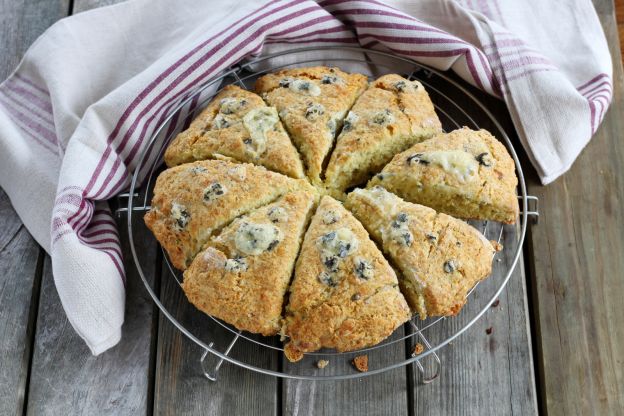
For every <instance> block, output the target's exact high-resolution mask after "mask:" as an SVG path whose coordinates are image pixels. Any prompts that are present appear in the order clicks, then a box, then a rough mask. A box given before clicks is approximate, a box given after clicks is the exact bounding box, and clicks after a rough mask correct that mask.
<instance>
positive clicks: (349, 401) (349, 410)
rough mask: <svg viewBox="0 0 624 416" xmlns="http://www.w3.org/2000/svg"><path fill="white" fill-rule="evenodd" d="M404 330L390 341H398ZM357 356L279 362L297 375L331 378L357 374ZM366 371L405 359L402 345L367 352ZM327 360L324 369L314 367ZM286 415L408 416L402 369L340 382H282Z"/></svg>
mask: <svg viewBox="0 0 624 416" xmlns="http://www.w3.org/2000/svg"><path fill="white" fill-rule="evenodd" d="M403 335H404V331H403V328H400V329H398V330H397V331H395V334H393V336H392V337H391V338H390V340H395V339H400V338H402V337H403ZM356 355H360V354H342V355H334V356H332V355H322V356H315V355H306V356H305V357H304V358H303V359H302V360H301V361H300V362H297V363H290V362H288V360H286V358H285V357H284V358H282V360H283V366H284V369H286V370H287V371H288V372H292V373H295V374H300V375H322V376H332V375H340V374H357V370H355V368H354V367H353V365H352V363H351V360H352V359H353V357H354V356H356ZM366 355H368V359H369V368H370V369H371V370H372V369H377V368H382V367H385V366H387V365H389V364H392V363H395V362H398V361H400V360H404V359H405V342H404V341H400V342H397V343H395V344H392V345H387V346H385V347H381V348H379V349H375V350H372V351H368V352H366ZM319 359H324V360H328V361H329V364H328V365H327V367H325V368H324V369H319V368H317V367H316V364H317V362H318V360H319ZM282 386H283V387H282V391H283V393H282V396H283V406H282V409H283V414H285V415H314V414H322V415H366V414H371V415H372V414H374V415H407V414H408V388H407V387H408V383H407V371H406V369H405V368H398V369H396V370H391V371H386V372H384V373H381V374H376V375H372V376H368V377H362V378H356V379H351V380H343V381H307V380H284V381H283V383H282Z"/></svg>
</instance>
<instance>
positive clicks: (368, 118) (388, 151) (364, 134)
mask: <svg viewBox="0 0 624 416" xmlns="http://www.w3.org/2000/svg"><path fill="white" fill-rule="evenodd" d="M441 132H442V126H441V124H440V120H439V119H438V116H437V115H436V113H435V109H434V107H433V103H432V102H431V100H430V99H429V95H428V94H427V91H425V88H424V87H423V86H422V84H421V83H420V82H418V81H408V80H407V79H405V78H403V77H401V76H399V75H394V74H392V75H384V76H383V77H381V78H379V79H377V80H376V81H375V82H373V83H372V84H371V85H370V87H369V88H368V89H367V90H366V91H365V92H364V93H363V94H362V95H361V96H360V97H359V98H358V99H357V101H356V102H355V105H354V106H353V108H352V109H351V111H349V114H348V115H347V117H346V119H345V121H344V123H343V128H342V131H341V133H340V135H339V136H338V139H337V141H336V148H335V149H334V151H333V152H332V155H331V159H330V161H329V165H328V167H327V171H326V172H325V185H326V186H327V187H328V188H329V189H330V190H333V191H334V192H332V193H333V194H335V195H337V196H339V195H340V194H341V193H343V192H344V191H345V190H346V189H347V188H349V187H352V186H355V185H359V184H362V183H365V182H366V181H367V180H368V179H369V178H370V177H371V176H372V175H373V174H375V173H377V172H379V171H380V170H381V168H383V167H384V165H386V164H387V163H388V162H390V160H391V159H392V157H393V156H394V155H396V154H397V153H400V152H402V151H404V150H405V149H407V148H408V147H410V146H412V145H413V144H415V143H418V142H421V141H423V140H427V139H430V138H431V137H433V135H435V134H438V133H441Z"/></svg>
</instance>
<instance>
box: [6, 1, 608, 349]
mask: <svg viewBox="0 0 624 416" xmlns="http://www.w3.org/2000/svg"><path fill="white" fill-rule="evenodd" d="M304 45H305V46H314V45H323V46H326V45H352V46H357V45H360V46H365V47H368V48H378V49H381V50H385V51H391V52H393V53H395V54H398V55H402V56H405V57H408V58H411V59H413V60H415V61H417V62H420V63H424V64H427V65H430V66H432V67H434V68H437V69H442V70H452V71H454V72H456V73H457V74H458V75H459V76H460V77H462V78H463V79H464V80H466V81H467V82H469V83H470V84H472V85H474V86H476V87H478V88H480V89H482V90H484V91H486V92H487V93H489V94H492V95H495V96H499V97H500V98H501V99H502V100H504V102H505V103H506V105H507V107H508V108H509V111H510V113H511V116H512V119H513V122H514V124H515V127H516V129H517V131H518V134H519V136H520V139H521V141H522V144H523V145H524V148H525V150H526V151H527V153H528V155H529V157H530V159H531V161H532V162H533V164H534V166H535V168H536V169H537V171H538V173H539V175H540V177H541V179H542V181H543V183H548V182H550V181H552V180H554V179H555V178H557V177H558V176H559V175H561V174H562V173H564V172H565V171H566V170H567V169H568V168H569V167H570V165H571V163H572V162H573V161H574V159H575V158H576V157H577V156H578V154H579V153H580V151H581V150H582V149H583V147H584V146H585V145H586V144H587V142H588V141H589V140H590V138H591V136H592V135H593V133H594V132H595V131H596V129H597V128H598V126H599V124H600V122H601V120H602V118H603V117H604V115H605V112H606V110H607V107H608V106H609V103H610V101H611V91H612V87H611V85H612V82H611V58H610V55H609V51H608V47H607V43H606V40H605V37H604V34H603V32H602V29H601V26H600V22H599V21H598V18H597V15H596V12H595V10H594V9H593V6H592V4H591V1H590V0H570V1H566V2H546V1H542V0H523V1H512V0H509V1H505V0H461V1H460V0H456V1H453V0H420V1H407V0H403V1H400V0H392V1H391V0H388V1H386V2H380V1H376V0H359V1H350V0H323V1H319V2H318V3H317V2H313V1H309V0H285V1H248V0H213V1H196V0H177V1H175V2H173V1H168V0H131V1H128V2H124V3H120V4H117V5H113V6H108V7H104V8H100V9H96V10H93V11H89V12H85V13H80V14H77V15H75V16H72V17H69V18H67V19H63V20H60V21H59V22H57V23H56V24H54V25H53V26H52V27H51V28H50V29H48V30H47V31H46V32H45V33H44V34H43V35H42V36H41V37H40V38H39V39H37V41H36V42H35V43H34V44H33V45H32V47H31V48H30V49H29V50H28V52H27V53H26V55H25V57H24V59H23V61H22V62H21V63H20V65H19V67H18V68H17V70H16V71H15V72H14V73H13V74H12V75H11V76H10V77H9V78H8V79H7V80H6V81H4V82H3V83H2V84H1V85H0V185H1V186H2V187H3V188H4V189H5V191H6V192H7V194H8V195H9V197H10V199H11V201H12V203H13V205H14V207H15V209H16V211H17V212H18V214H19V215H20V217H21V219H22V221H23V222H24V224H25V225H26V227H27V228H28V230H29V231H30V232H31V233H32V235H33V236H34V237H35V238H36V240H37V241H38V242H39V243H40V244H41V245H42V246H43V247H44V248H45V249H46V251H47V252H48V253H50V254H51V256H52V266H53V273H54V279H55V283H56V287H57V289H58V293H59V295H60V298H61V301H62V303H63V307H64V308H65V311H66V312H67V316H68V318H69V320H70V322H71V324H72V325H73V327H74V328H75V329H76V331H77V332H78V334H80V336H81V337H82V338H83V339H84V340H85V342H86V343H87V345H88V346H89V348H90V349H91V351H92V353H93V354H99V353H101V352H103V351H105V350H106V349H108V348H110V347H112V346H113V345H115V344H116V343H117V342H118V341H119V339H120V337H121V326H122V323H123V318H124V299H125V277H124V270H123V263H122V254H121V250H120V245H119V237H118V234H117V231H116V227H115V222H114V221H113V219H112V217H111V212H110V210H109V208H108V205H107V203H106V200H107V199H109V198H111V197H113V196H115V195H117V194H118V193H120V192H122V191H124V190H126V189H127V188H128V184H129V177H130V175H131V173H132V172H133V170H134V168H135V166H136V165H137V159H138V157H139V155H140V154H141V152H142V151H143V149H144V148H145V145H146V142H147V140H148V138H149V137H150V136H151V134H152V133H153V132H154V130H155V129H156V128H157V127H158V126H159V124H160V123H161V122H162V120H163V119H164V118H165V116H166V115H167V114H168V113H169V112H170V111H171V109H172V108H174V107H175V106H176V105H178V103H180V102H181V101H182V100H184V99H185V98H187V97H189V96H191V94H193V92H194V91H196V89H197V88H198V87H199V86H200V85H201V84H203V83H205V82H206V81H207V80H209V79H210V78H211V77H214V76H216V75H218V74H219V73H221V72H222V71H223V70H224V69H226V68H228V67H230V66H232V65H233V64H235V63H237V62H239V61H241V60H243V59H248V58H250V57H253V56H257V55H259V54H266V53H270V52H274V51H276V50H284V49H285V48H291V47H292V48H294V47H297V46H304ZM16 278H17V277H16Z"/></svg>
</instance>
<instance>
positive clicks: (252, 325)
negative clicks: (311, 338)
mask: <svg viewBox="0 0 624 416" xmlns="http://www.w3.org/2000/svg"><path fill="white" fill-rule="evenodd" d="M314 200H315V195H313V194H311V193H308V192H296V193H289V194H286V195H285V196H284V197H283V198H281V199H280V200H278V201H277V202H275V203H273V204H270V205H267V206H264V207H262V208H259V209H257V210H254V211H252V212H250V213H249V214H247V215H245V216H243V217H240V218H238V219H236V220H235V221H234V222H233V223H232V224H230V225H228V226H227V227H226V228H224V229H223V231H222V232H221V233H220V234H219V235H218V236H215V237H213V238H212V239H211V240H210V242H208V244H207V246H208V247H207V248H206V249H205V250H203V251H202V252H200V253H199V254H198V255H197V257H195V260H193V262H192V263H191V266H190V267H189V268H188V269H187V270H186V271H185V272H184V283H183V284H182V288H183V289H184V293H186V296H187V297H188V299H189V301H190V302H191V303H192V304H193V305H195V306H196V307H197V308H198V309H200V310H201V311H203V312H205V313H207V314H208V315H212V316H215V317H217V318H220V319H223V320H224V321H226V322H228V323H230V324H232V325H234V326H235V327H236V328H238V329H240V330H244V331H249V332H253V333H260V334H262V335H267V336H268V335H275V334H277V332H278V331H279V330H280V328H281V314H282V304H283V302H284V296H285V295H286V290H287V289H288V283H289V282H290V276H291V275H292V271H293V268H294V267H295V260H296V259H297V253H298V252H299V247H300V245H301V240H302V237H303V233H304V231H305V227H306V225H307V223H308V219H309V216H310V214H311V209H312V206H313V204H314Z"/></svg>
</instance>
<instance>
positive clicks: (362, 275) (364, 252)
mask: <svg viewBox="0 0 624 416" xmlns="http://www.w3.org/2000/svg"><path fill="white" fill-rule="evenodd" d="M410 315H411V313H410V309H409V306H408V305H407V302H406V301H405V298H404V297H403V295H401V292H400V291H399V288H398V280H397V277H396V274H395V273H394V271H393V269H392V267H390V265H389V264H388V262H387V261H386V259H385V258H384V257H383V255H382V254H381V252H380V251H379V249H377V247H376V246H375V244H374V243H373V242H372V241H371V240H370V239H369V237H368V233H367V232H366V230H365V229H364V227H362V225H361V224H360V223H359V222H358V221H357V220H356V219H355V218H354V217H353V215H351V214H350V213H349V212H348V211H347V210H346V209H345V208H344V207H343V206H342V204H341V203H339V202H338V201H336V200H335V199H333V198H331V197H329V196H325V197H323V199H322V200H321V203H320V206H319V208H318V209H317V211H316V213H315V214H314V216H313V217H312V221H311V223H310V227H309V228H308V231H307V232H306V234H305V237H304V240H303V245H302V247H301V253H300V254H299V258H298V259H297V265H296V266H295V277H294V280H293V283H292V285H291V288H290V297H289V303H288V306H287V308H286V317H285V322H284V327H283V332H282V333H283V335H285V336H287V337H289V340H288V343H287V344H286V346H285V348H284V353H285V354H286V357H287V358H288V359H289V360H290V361H298V360H300V359H301V358H302V356H303V353H305V352H311V351H316V350H318V349H320V348H323V347H327V348H335V349H337V350H338V351H352V350H356V349H360V348H364V347H368V346H371V345H375V344H377V343H379V342H381V341H382V340H383V339H384V338H386V337H388V336H389V335H390V334H392V332H393V331H394V330H395V329H396V328H397V327H398V326H400V325H401V324H402V323H404V322H405V321H407V320H408V319H409V318H410Z"/></svg>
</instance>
